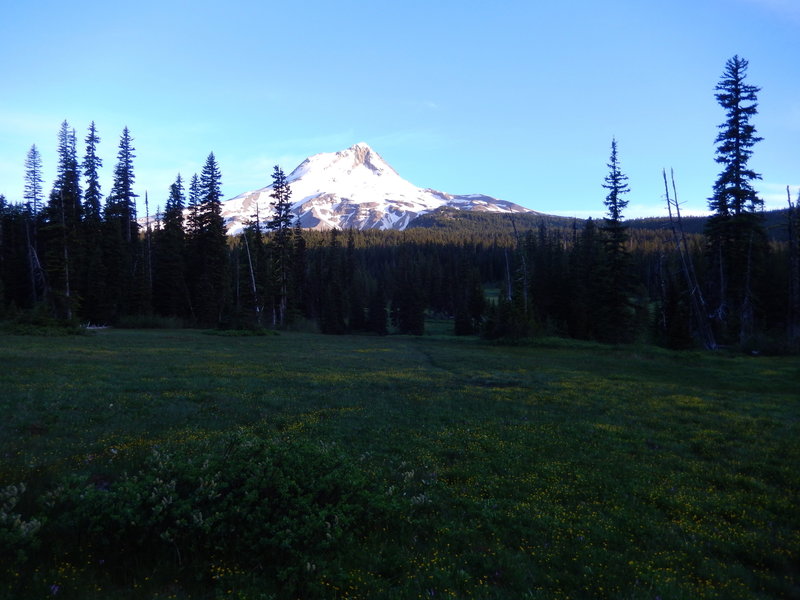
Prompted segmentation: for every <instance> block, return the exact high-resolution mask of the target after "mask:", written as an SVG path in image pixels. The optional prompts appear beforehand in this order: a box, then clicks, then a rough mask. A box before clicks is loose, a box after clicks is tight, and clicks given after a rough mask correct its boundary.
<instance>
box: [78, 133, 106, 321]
mask: <svg viewBox="0 0 800 600" xmlns="http://www.w3.org/2000/svg"><path fill="white" fill-rule="evenodd" d="M85 143H86V154H85V155H84V158H83V164H82V166H83V175H84V177H85V181H86V191H85V192H84V195H83V227H82V229H83V241H84V248H85V253H84V256H85V258H84V260H83V261H82V265H81V268H80V294H81V298H82V307H81V314H82V317H83V318H84V320H85V321H88V322H90V323H97V322H98V321H99V320H100V318H101V316H102V304H103V296H104V294H105V290H104V282H105V267H104V264H103V250H102V208H101V206H102V204H101V203H102V199H103V195H102V192H101V188H100V173H99V170H100V167H102V166H103V161H102V159H101V158H100V157H99V156H98V155H97V145H98V144H99V143H100V136H99V135H97V128H96V127H95V124H94V121H92V123H91V125H90V126H89V133H88V135H87V136H86V139H85Z"/></svg>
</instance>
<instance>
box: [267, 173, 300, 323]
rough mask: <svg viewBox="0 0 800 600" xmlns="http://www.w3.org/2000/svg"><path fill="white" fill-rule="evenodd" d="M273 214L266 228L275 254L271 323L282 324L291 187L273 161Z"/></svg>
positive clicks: (289, 243) (286, 297)
mask: <svg viewBox="0 0 800 600" xmlns="http://www.w3.org/2000/svg"><path fill="white" fill-rule="evenodd" d="M270 195H271V196H272V198H273V202H271V203H270V205H271V206H272V218H271V219H270V220H269V222H268V223H267V229H269V230H270V231H271V232H272V246H273V248H274V252H273V256H274V258H275V277H276V279H277V280H276V292H277V297H276V299H275V304H274V306H275V310H274V311H273V315H274V317H273V324H274V325H278V326H283V325H285V324H286V314H287V307H288V302H289V277H290V272H291V265H290V260H291V250H292V222H293V221H294V215H293V214H292V203H291V197H292V190H291V188H290V187H289V184H288V182H287V181H286V175H284V173H283V170H282V169H281V168H280V167H279V166H278V165H275V168H274V170H273V173H272V194H270Z"/></svg>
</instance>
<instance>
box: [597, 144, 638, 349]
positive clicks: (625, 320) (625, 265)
mask: <svg viewBox="0 0 800 600" xmlns="http://www.w3.org/2000/svg"><path fill="white" fill-rule="evenodd" d="M608 169H609V173H608V175H607V176H606V178H605V182H604V183H603V187H604V188H605V189H607V190H608V195H607V196H606V199H605V202H604V203H605V206H606V209H607V211H608V213H607V214H608V216H607V217H606V218H605V219H604V221H603V227H602V231H603V242H604V248H605V253H604V262H603V268H602V275H603V280H602V288H601V294H600V297H599V299H598V300H599V302H600V307H599V308H600V315H599V319H598V323H597V332H598V337H599V338H600V339H601V340H602V341H606V342H613V343H619V342H627V341H630V340H631V339H632V336H633V331H632V326H633V319H632V317H633V311H632V306H631V302H630V295H631V292H632V280H631V274H630V256H629V255H628V250H627V242H628V228H627V227H626V226H625V224H624V223H623V221H622V211H623V210H625V207H627V205H628V201H627V200H625V199H624V198H623V196H624V194H627V193H628V192H629V191H630V188H629V187H628V177H627V176H626V175H624V174H623V173H622V171H621V170H620V165H619V158H618V156H617V140H616V139H613V140H612V141H611V158H610V162H609V163H608Z"/></svg>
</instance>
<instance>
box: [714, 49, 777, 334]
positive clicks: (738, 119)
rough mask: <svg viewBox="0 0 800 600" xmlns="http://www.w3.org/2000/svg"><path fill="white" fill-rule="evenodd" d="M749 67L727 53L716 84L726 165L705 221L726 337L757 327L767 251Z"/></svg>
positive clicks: (720, 155) (720, 156)
mask: <svg viewBox="0 0 800 600" xmlns="http://www.w3.org/2000/svg"><path fill="white" fill-rule="evenodd" d="M747 68H748V62H747V61H746V60H745V59H743V58H740V57H739V56H734V57H733V58H731V59H729V60H728V61H727V62H726V63H725V71H724V73H723V75H722V78H721V79H720V81H719V83H718V84H717V87H716V91H717V93H716V95H715V97H716V99H717V102H719V104H720V106H721V107H722V108H723V109H724V110H725V121H724V122H723V123H722V124H721V125H720V126H719V129H720V131H719V134H718V135H717V138H716V143H717V150H716V159H715V160H716V162H717V163H719V164H721V165H722V166H723V169H722V172H721V173H720V174H719V177H718V178H717V180H716V182H715V183H714V193H713V195H712V197H711V198H710V199H709V203H708V207H709V209H710V210H711V212H712V215H711V217H710V218H709V219H708V222H707V225H706V238H707V242H708V252H709V258H710V261H711V267H712V268H711V279H710V282H711V283H712V289H711V290H710V291H711V293H710V294H709V296H710V298H711V303H712V307H713V309H714V314H715V317H716V320H717V322H718V324H719V326H720V328H721V329H722V333H723V337H724V336H725V333H726V332H727V333H728V335H729V336H730V335H731V334H733V333H734V332H735V331H737V330H738V336H739V340H740V341H744V339H745V338H747V337H749V336H750V335H751V334H752V332H753V327H754V310H755V293H754V292H755V289H756V281H755V280H756V278H757V277H758V275H759V274H760V268H761V263H762V262H763V260H764V256H765V252H766V236H765V232H764V228H763V223H762V218H761V215H760V211H761V210H762V209H763V205H764V202H763V200H761V199H760V198H759V197H758V195H757V194H756V191H755V189H754V187H753V182H754V181H756V180H758V179H761V175H760V174H758V173H756V172H755V171H754V170H753V169H752V168H751V167H749V165H748V162H749V160H750V158H751V156H752V154H753V147H754V146H755V144H756V143H758V142H759V141H761V139H762V138H760V137H758V136H757V135H756V129H755V126H754V125H753V124H752V123H751V122H750V120H751V118H752V117H754V116H755V115H756V114H757V113H758V110H757V107H758V103H757V94H758V92H759V91H760V89H759V88H758V87H756V86H753V85H750V84H747V83H745V78H746V75H747ZM729 339H730V337H729Z"/></svg>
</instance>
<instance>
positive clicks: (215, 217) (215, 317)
mask: <svg viewBox="0 0 800 600" xmlns="http://www.w3.org/2000/svg"><path fill="white" fill-rule="evenodd" d="M221 185H222V175H221V172H220V169H219V166H218V165H217V161H216V158H215V157H214V153H213V152H212V153H211V154H209V155H208V158H207V159H206V162H205V165H204V166H203V171H202V173H201V175H200V178H199V180H197V179H196V178H193V179H192V185H191V187H190V194H189V198H190V201H189V209H190V216H189V219H190V223H189V228H190V229H189V238H188V240H187V248H188V250H189V255H188V261H187V268H188V271H189V272H190V273H191V279H190V280H189V285H190V288H189V289H190V293H191V298H192V309H193V311H194V315H195V317H196V319H197V322H198V323H199V324H201V325H205V326H217V325H219V324H221V323H222V322H223V321H224V319H225V312H224V311H225V304H226V298H227V295H228V242H227V235H226V232H225V222H224V220H223V218H222V192H221Z"/></svg>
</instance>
